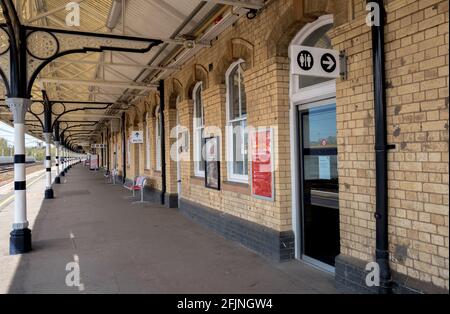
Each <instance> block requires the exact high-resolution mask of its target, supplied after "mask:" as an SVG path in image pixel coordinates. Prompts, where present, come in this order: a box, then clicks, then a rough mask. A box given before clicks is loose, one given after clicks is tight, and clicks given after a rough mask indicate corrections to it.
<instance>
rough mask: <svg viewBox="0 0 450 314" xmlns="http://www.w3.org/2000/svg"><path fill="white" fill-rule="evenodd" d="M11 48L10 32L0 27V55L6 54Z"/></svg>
mask: <svg viewBox="0 0 450 314" xmlns="http://www.w3.org/2000/svg"><path fill="white" fill-rule="evenodd" d="M8 50H9V37H8V33H6V31H5V30H4V29H3V28H0V55H3V54H5V53H6V52H7V51H8Z"/></svg>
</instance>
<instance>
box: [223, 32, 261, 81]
mask: <svg viewBox="0 0 450 314" xmlns="http://www.w3.org/2000/svg"><path fill="white" fill-rule="evenodd" d="M254 59H255V58H254V46H253V44H252V43H250V42H249V41H247V40H245V39H242V38H234V39H232V40H231V42H230V45H229V48H228V49H227V51H226V52H225V53H224V54H223V55H222V56H221V57H220V61H219V63H218V64H217V67H216V70H215V71H214V80H215V84H225V73H226V72H227V71H228V69H229V68H230V66H231V65H232V64H233V63H234V62H236V61H238V60H244V61H245V65H244V66H243V68H244V70H245V71H247V70H249V69H251V68H253V65H254Z"/></svg>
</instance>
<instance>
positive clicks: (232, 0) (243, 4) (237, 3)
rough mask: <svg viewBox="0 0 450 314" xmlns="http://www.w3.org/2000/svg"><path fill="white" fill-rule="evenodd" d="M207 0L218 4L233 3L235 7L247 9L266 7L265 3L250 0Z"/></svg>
mask: <svg viewBox="0 0 450 314" xmlns="http://www.w3.org/2000/svg"><path fill="white" fill-rule="evenodd" d="M204 1H206V2H212V3H216V4H225V5H231V6H233V7H238V8H246V9H255V10H260V9H262V8H263V7H264V3H255V2H250V1H249V0H242V1H239V0H204Z"/></svg>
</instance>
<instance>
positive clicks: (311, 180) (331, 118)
mask: <svg viewBox="0 0 450 314" xmlns="http://www.w3.org/2000/svg"><path fill="white" fill-rule="evenodd" d="M302 107H303V108H304V107H306V108H308V109H304V110H300V113H299V114H300V116H299V122H300V128H299V130H300V132H301V134H300V137H299V138H300V140H301V146H300V147H301V156H300V158H301V165H302V167H301V172H302V173H301V178H302V188H301V189H302V190H301V195H302V199H303V206H302V209H303V212H302V215H301V216H302V220H303V221H302V222H303V224H302V225H303V255H305V256H307V257H309V258H312V259H314V260H317V261H319V262H321V263H325V264H327V265H330V266H334V265H335V258H336V256H337V255H338V254H339V252H340V236H339V185H338V183H339V182H338V169H337V162H338V161H337V141H336V134H337V131H336V104H335V102H334V100H330V101H329V102H321V103H317V104H309V105H307V106H302Z"/></svg>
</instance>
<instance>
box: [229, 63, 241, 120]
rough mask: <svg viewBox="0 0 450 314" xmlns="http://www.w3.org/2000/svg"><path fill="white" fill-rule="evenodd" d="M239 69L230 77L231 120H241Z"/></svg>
mask: <svg viewBox="0 0 450 314" xmlns="http://www.w3.org/2000/svg"><path fill="white" fill-rule="evenodd" d="M238 69H239V67H236V68H235V69H234V70H233V72H232V73H231V76H230V86H229V89H230V91H229V92H230V120H234V119H236V118H239V86H240V82H239V71H238Z"/></svg>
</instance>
